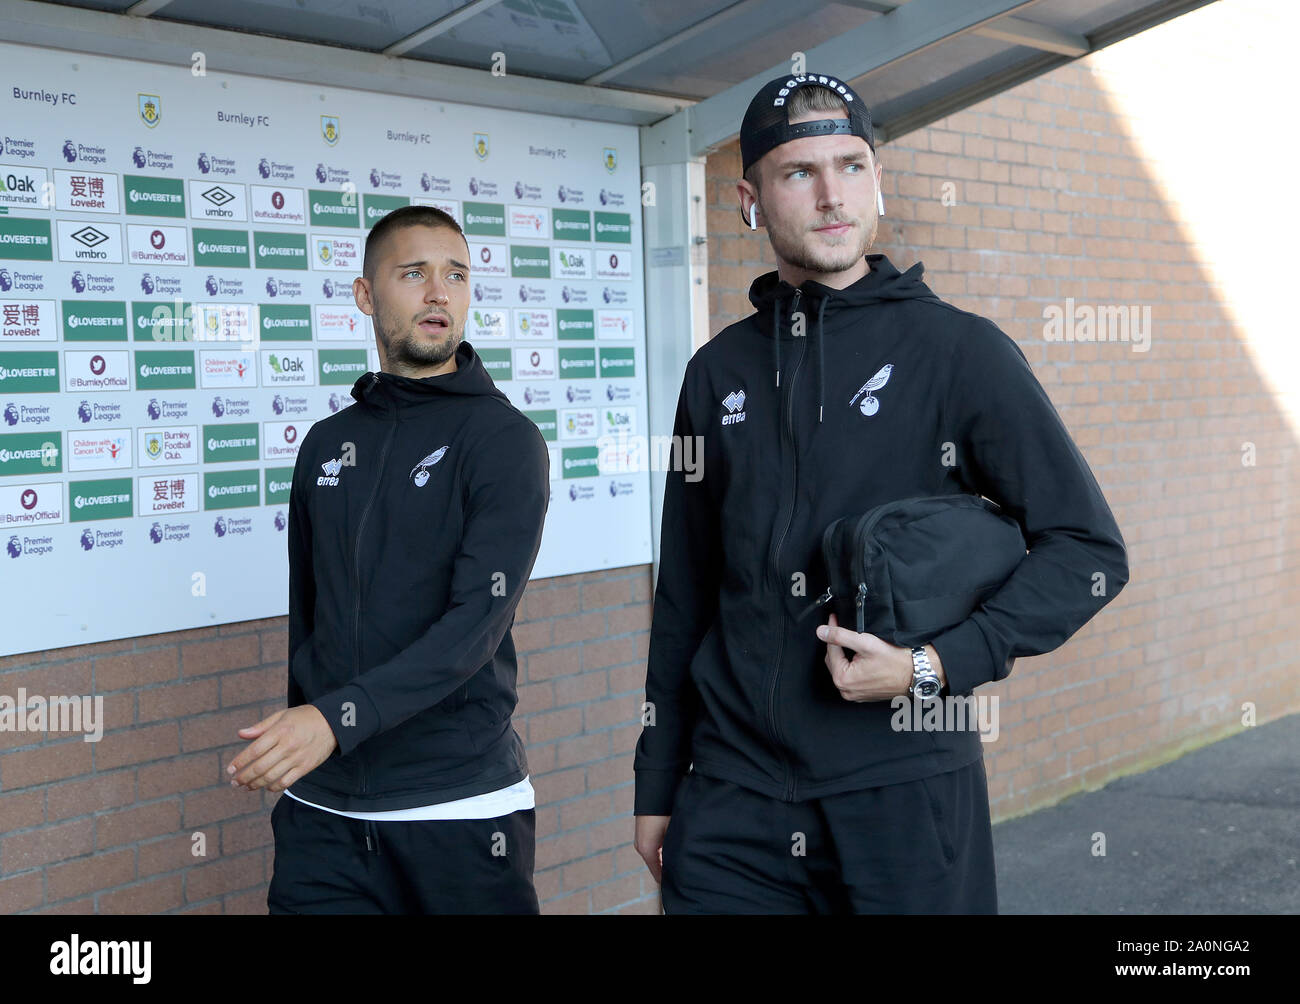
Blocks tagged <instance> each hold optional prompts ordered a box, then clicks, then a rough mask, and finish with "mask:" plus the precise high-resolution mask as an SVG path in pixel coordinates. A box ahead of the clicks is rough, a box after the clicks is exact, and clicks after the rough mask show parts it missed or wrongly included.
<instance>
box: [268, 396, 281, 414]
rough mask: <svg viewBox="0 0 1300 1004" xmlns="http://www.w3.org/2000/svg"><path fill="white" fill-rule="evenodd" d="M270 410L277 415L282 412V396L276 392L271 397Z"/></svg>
mask: <svg viewBox="0 0 1300 1004" xmlns="http://www.w3.org/2000/svg"><path fill="white" fill-rule="evenodd" d="M271 410H272V411H273V412H275V413H276V414H277V415H283V414H284V398H282V397H281V396H280V395H279V394H276V395H275V397H273V398H271Z"/></svg>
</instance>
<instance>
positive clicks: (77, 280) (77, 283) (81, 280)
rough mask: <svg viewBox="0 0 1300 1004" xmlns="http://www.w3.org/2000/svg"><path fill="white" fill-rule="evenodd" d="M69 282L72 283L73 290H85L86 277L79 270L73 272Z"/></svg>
mask: <svg viewBox="0 0 1300 1004" xmlns="http://www.w3.org/2000/svg"><path fill="white" fill-rule="evenodd" d="M70 282H71V283H72V290H73V292H75V293H84V292H85V291H86V277H85V276H84V275H82V274H81V273H80V272H73V273H72V279H71V280H70Z"/></svg>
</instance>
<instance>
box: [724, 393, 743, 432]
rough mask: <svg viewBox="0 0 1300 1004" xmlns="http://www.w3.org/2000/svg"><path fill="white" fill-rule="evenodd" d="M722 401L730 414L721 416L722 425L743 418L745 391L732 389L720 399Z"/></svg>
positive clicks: (732, 423) (740, 420) (741, 420)
mask: <svg viewBox="0 0 1300 1004" xmlns="http://www.w3.org/2000/svg"><path fill="white" fill-rule="evenodd" d="M722 403H723V404H724V405H726V406H727V411H728V412H730V414H728V415H723V416H722V424H723V425H735V424H736V423H737V422H743V421H744V420H745V392H744V391H743V390H733V391H732V392H731V393H730V394H728V395H727V396H726V397H724V398H723V399H722Z"/></svg>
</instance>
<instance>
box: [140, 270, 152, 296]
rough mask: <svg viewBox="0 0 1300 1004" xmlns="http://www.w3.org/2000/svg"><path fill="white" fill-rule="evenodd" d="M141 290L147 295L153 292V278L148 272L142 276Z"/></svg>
mask: <svg viewBox="0 0 1300 1004" xmlns="http://www.w3.org/2000/svg"><path fill="white" fill-rule="evenodd" d="M140 288H141V289H143V290H144V291H145V292H146V293H152V292H153V276H151V275H150V274H149V273H148V272H146V273H145V274H144V275H142V276H140Z"/></svg>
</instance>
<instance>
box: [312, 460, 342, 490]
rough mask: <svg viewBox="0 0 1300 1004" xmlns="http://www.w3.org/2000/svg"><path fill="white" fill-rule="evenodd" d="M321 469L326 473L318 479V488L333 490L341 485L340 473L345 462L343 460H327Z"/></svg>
mask: <svg viewBox="0 0 1300 1004" xmlns="http://www.w3.org/2000/svg"><path fill="white" fill-rule="evenodd" d="M320 469H321V470H322V471H324V472H325V473H324V474H322V475H321V476H320V477H318V478H317V479H316V486H317V487H318V488H333V487H334V486H336V485H337V484H338V483H339V471H341V470H343V461H342V460H341V459H336V460H327V461H325V463H323V464H321V465H320Z"/></svg>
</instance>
